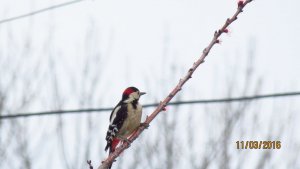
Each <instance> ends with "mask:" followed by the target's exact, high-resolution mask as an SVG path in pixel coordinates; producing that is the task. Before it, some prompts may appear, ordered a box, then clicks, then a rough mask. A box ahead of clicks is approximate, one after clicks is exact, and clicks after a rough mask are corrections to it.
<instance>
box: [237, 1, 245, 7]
mask: <svg viewBox="0 0 300 169" xmlns="http://www.w3.org/2000/svg"><path fill="white" fill-rule="evenodd" d="M244 1H245V0H239V1H238V7H239V8H240V7H243V6H244Z"/></svg>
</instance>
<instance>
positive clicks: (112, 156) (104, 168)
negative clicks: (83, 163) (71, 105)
mask: <svg viewBox="0 0 300 169" xmlns="http://www.w3.org/2000/svg"><path fill="white" fill-rule="evenodd" d="M251 1H252V0H245V1H239V2H238V8H237V11H236V12H235V13H234V15H233V16H232V17H231V18H228V19H227V20H226V22H225V24H224V25H223V26H222V27H221V29H219V30H217V31H215V33H214V37H213V39H212V40H211V42H210V44H209V45H208V46H207V47H206V48H205V49H204V50H203V52H202V55H201V56H200V58H199V59H198V60H197V61H196V62H194V64H193V66H192V67H191V68H190V69H189V70H188V72H187V74H186V75H185V76H184V77H183V78H182V79H180V80H179V82H178V84H177V85H176V87H175V88H174V89H173V90H172V91H171V92H170V94H169V95H168V96H167V97H166V98H165V99H164V100H163V101H161V102H160V104H159V105H158V106H157V108H156V109H155V110H154V112H153V113H152V114H151V115H150V116H147V118H146V120H145V122H144V123H146V124H149V123H150V122H151V121H152V120H153V119H154V118H155V117H156V116H157V115H158V114H159V113H160V112H161V111H163V110H164V109H165V107H166V105H167V104H168V103H169V102H170V101H171V100H172V98H173V97H174V96H175V95H176V94H177V93H178V92H179V91H180V90H181V89H182V86H183V85H184V84H185V83H186V82H187V81H188V80H189V79H190V78H192V75H193V73H194V71H195V70H196V69H197V67H198V66H199V65H200V64H201V63H204V59H205V58H206V56H207V55H208V53H209V52H210V50H211V48H212V47H213V46H214V45H215V44H217V43H219V42H220V40H219V39H218V38H219V37H220V36H221V35H222V34H223V33H227V32H228V29H227V27H228V26H229V25H230V24H231V23H232V22H234V21H235V20H237V16H238V15H239V14H240V13H241V12H243V8H244V7H245V6H246V5H247V4H248V3H250V2H251ZM144 130H145V127H144V126H141V127H139V128H138V130H137V132H135V133H134V134H133V135H132V136H131V137H130V141H131V142H133V141H134V140H135V139H136V138H137V137H138V136H139V135H140V134H141V133H142V132H143V131H144ZM128 147H129V144H128V143H127V142H124V143H123V144H122V145H120V146H119V147H118V148H117V149H116V150H115V151H114V153H112V154H110V155H109V156H108V157H107V159H105V160H104V161H102V164H101V165H100V166H99V167H98V169H107V168H108V167H109V166H110V164H112V163H113V162H114V160H115V159H116V158H117V157H118V156H119V155H120V154H121V153H122V152H123V151H124V150H125V149H127V148H128Z"/></svg>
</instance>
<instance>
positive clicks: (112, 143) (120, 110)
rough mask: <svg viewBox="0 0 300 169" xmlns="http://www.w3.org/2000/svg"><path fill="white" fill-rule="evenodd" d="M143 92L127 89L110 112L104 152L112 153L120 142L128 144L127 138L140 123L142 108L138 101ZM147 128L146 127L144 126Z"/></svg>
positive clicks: (132, 88) (131, 88)
mask: <svg viewBox="0 0 300 169" xmlns="http://www.w3.org/2000/svg"><path fill="white" fill-rule="evenodd" d="M144 94H146V93H145V92H140V91H139V89H137V88H135V87H128V88H127V89H125V91H124V92H123V95H122V100H121V101H120V102H119V103H118V104H117V106H116V107H115V108H114V109H113V110H112V112H111V115H110V118H109V120H110V124H109V127H108V131H107V133H106V141H107V144H106V147H105V151H107V150H108V149H109V154H111V153H113V152H114V151H115V149H116V147H117V145H118V144H119V142H120V141H126V142H128V143H130V142H129V140H128V137H129V136H130V135H132V134H133V133H134V131H136V130H137V128H138V127H139V126H140V125H145V124H143V123H141V118H142V106H141V105H140V104H139V99H140V97H141V96H142V95H144ZM145 127H147V126H145Z"/></svg>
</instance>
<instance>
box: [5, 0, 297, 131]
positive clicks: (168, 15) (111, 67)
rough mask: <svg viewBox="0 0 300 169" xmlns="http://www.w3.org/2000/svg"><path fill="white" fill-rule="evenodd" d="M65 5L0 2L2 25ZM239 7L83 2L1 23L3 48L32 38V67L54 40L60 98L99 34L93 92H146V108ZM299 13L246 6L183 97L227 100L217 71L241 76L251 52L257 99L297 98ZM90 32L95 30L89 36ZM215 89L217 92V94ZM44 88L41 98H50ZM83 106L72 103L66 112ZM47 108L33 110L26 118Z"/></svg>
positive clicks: (291, 5)
mask: <svg viewBox="0 0 300 169" xmlns="http://www.w3.org/2000/svg"><path fill="white" fill-rule="evenodd" d="M62 2H65V1H58V0H51V1H50V0H43V1H38V0H35V1H31V0H22V1H20V0H0V20H3V19H6V18H10V17H14V16H18V15H22V14H24V13H28V12H30V11H35V10H39V9H42V8H45V7H48V6H52V5H56V4H60V3H62ZM236 7H237V1H236V0H215V1H209V0H206V1H205V0H184V1H183V0H86V1H82V2H79V3H74V4H72V5H69V6H65V7H62V8H59V9H55V10H51V11H48V12H45V13H41V14H38V15H35V16H32V17H27V18H23V19H19V20H15V21H12V22H8V23H2V24H0V45H1V46H3V47H5V46H6V47H8V46H9V47H10V49H12V46H11V44H9V41H8V40H7V38H8V37H9V36H11V35H12V36H13V37H14V38H16V39H17V40H19V41H18V42H16V44H14V45H20V44H22V43H23V41H22V39H23V38H24V37H27V36H30V37H31V38H32V42H33V45H32V47H33V49H34V50H33V51H34V52H32V58H30V59H32V60H30V59H29V60H28V62H34V60H35V59H36V58H40V57H43V52H45V51H44V50H45V49H44V43H45V41H46V40H47V39H49V36H50V37H51V38H50V39H51V44H49V48H51V49H52V52H53V58H54V60H55V61H56V62H57V63H58V68H57V69H58V74H59V77H58V78H59V80H60V82H59V83H60V85H61V87H62V89H61V92H62V93H72V92H73V91H72V89H70V88H68V84H64V79H67V78H68V77H69V75H70V74H72V75H76V73H77V71H78V65H81V64H83V63H82V61H83V60H84V58H85V56H84V54H85V53H86V51H85V50H86V49H87V46H88V45H89V44H86V40H85V38H86V35H88V34H89V33H90V32H92V31H94V32H97V33H96V34H93V37H91V38H94V42H95V43H94V44H90V45H93V47H95V48H97V46H99V52H100V53H101V56H102V60H101V62H102V64H101V66H102V67H103V69H101V73H100V72H99V74H101V79H104V80H103V81H102V83H101V85H100V86H99V90H98V91H96V92H95V93H98V94H100V95H102V96H105V97H106V96H110V97H111V98H117V99H119V98H120V93H121V92H122V91H123V89H124V88H126V87H127V86H131V85H134V86H137V87H139V88H140V89H141V90H145V91H147V92H148V96H147V97H148V100H143V101H144V102H146V103H150V102H153V101H154V99H157V98H162V97H164V96H166V94H167V92H168V91H170V89H171V87H172V86H174V85H175V83H176V82H177V81H178V80H179V79H180V77H182V76H183V75H184V72H185V71H186V70H188V68H189V66H191V65H192V63H193V62H194V61H195V60H196V59H197V58H198V57H199V56H200V54H201V53H202V50H203V49H204V48H205V47H206V46H207V45H208V43H209V42H210V40H211V38H212V36H213V33H214V31H215V30H217V29H219V28H220V26H222V25H223V23H224V22H225V20H226V18H228V17H230V16H231V15H232V14H233V13H234V11H235V9H236ZM299 7H300V1H299V0H285V1H282V0H255V1H254V2H252V3H251V4H249V5H248V6H247V7H246V8H245V10H244V13H242V14H241V15H240V16H239V19H238V20H237V22H235V23H233V25H231V26H230V27H229V30H230V33H229V35H223V36H222V37H221V40H222V43H221V44H220V45H217V46H215V47H214V48H213V49H212V51H211V53H210V54H209V56H208V57H207V59H206V62H205V64H203V65H201V66H200V68H199V70H197V71H196V73H195V75H194V78H193V79H192V80H191V81H189V82H188V83H187V84H186V86H185V87H184V88H185V89H187V90H188V89H192V90H190V91H186V94H183V95H181V96H182V97H181V98H182V99H205V98H220V97H225V93H226V92H224V91H222V90H223V88H222V87H220V86H222V81H225V79H226V78H228V76H226V77H224V76H223V77H222V75H221V74H219V73H216V72H220V71H221V72H222V71H224V72H226V71H227V70H228V71H229V70H232V69H235V71H236V72H237V73H238V74H239V73H240V72H242V71H244V69H245V62H246V58H247V57H246V56H247V54H248V51H249V50H251V49H253V51H254V55H255V60H254V65H255V66H254V67H255V73H256V76H257V77H261V78H262V79H263V84H264V85H263V87H262V89H261V92H260V93H262V94H265V93H272V92H289V91H299V90H300V81H299V79H300V78H299V77H300V50H299V47H300V43H299V40H300V39H299V38H300V18H299V16H300V10H299ZM91 25H93V26H95V28H96V30H90V29H89V28H90V27H91ZM49 32H51V33H49ZM3 50H4V51H5V52H6V53H9V52H11V50H9V49H3ZM57 54H59V55H57ZM21 59H24V62H26V61H27V60H26V59H25V58H21ZM48 62H49V60H43V61H42V63H40V64H41V65H42V67H43V66H45V65H47V64H48ZM170 63H173V64H175V65H176V66H177V68H178V69H179V70H177V72H176V73H174V74H172V73H169V74H167V75H168V76H171V75H172V77H173V78H174V79H173V81H172V82H170V81H168V83H167V84H166V85H165V86H164V89H163V90H160V91H161V92H158V91H155V92H151V91H154V90H157V87H160V86H159V85H161V84H164V82H167V80H166V79H165V77H164V75H165V74H164V73H163V72H162V71H163V70H165V69H164V68H165V67H166V64H170ZM234 63H236V65H238V66H237V67H236V68H233V67H234V66H236V65H235V64H234ZM30 64H32V63H30ZM93 66H95V65H93ZM168 66H169V65H168ZM29 76H35V74H34V73H33V74H31V75H29ZM149 77H151V78H149ZM145 79H147V80H145ZM177 79H178V80H177ZM217 79H218V80H217ZM216 81H218V82H219V83H218V84H216ZM241 83H243V82H242V80H241ZM216 85H217V86H219V87H218V89H215V88H214V86H216ZM45 86H46V87H45V88H44V90H43V91H41V93H43V92H45V93H46V91H47V85H45ZM215 90H217V91H215ZM149 91H150V92H149ZM195 93H196V94H195ZM248 94H251V93H248ZM234 95H235V96H240V95H241V93H239V92H236V93H234ZM49 102H50V101H49ZM116 102H117V101H116V100H115V99H103V100H102V103H101V104H102V105H101V106H103V107H108V106H109V107H111V106H113V105H114V104H115V103H116ZM285 102H288V101H285ZM91 106H96V105H91ZM78 107H79V106H78V105H76V104H75V103H72V102H70V103H68V104H67V105H66V107H65V108H78ZM45 108H47V107H45V106H41V104H39V103H36V104H35V105H34V106H32V107H27V110H26V111H39V110H44V109H45ZM298 108H299V107H298ZM24 111H25V110H24ZM297 118H298V119H299V116H298V117H297ZM103 130H104V129H103Z"/></svg>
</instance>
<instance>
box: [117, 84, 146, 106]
mask: <svg viewBox="0 0 300 169" xmlns="http://www.w3.org/2000/svg"><path fill="white" fill-rule="evenodd" d="M144 94H146V93H145V92H140V91H139V89H137V88H136V87H128V88H127V89H125V90H124V92H123V95H122V100H123V101H125V102H128V103H129V102H133V101H135V100H136V101H138V100H139V98H140V97H141V96H142V95H144Z"/></svg>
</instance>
